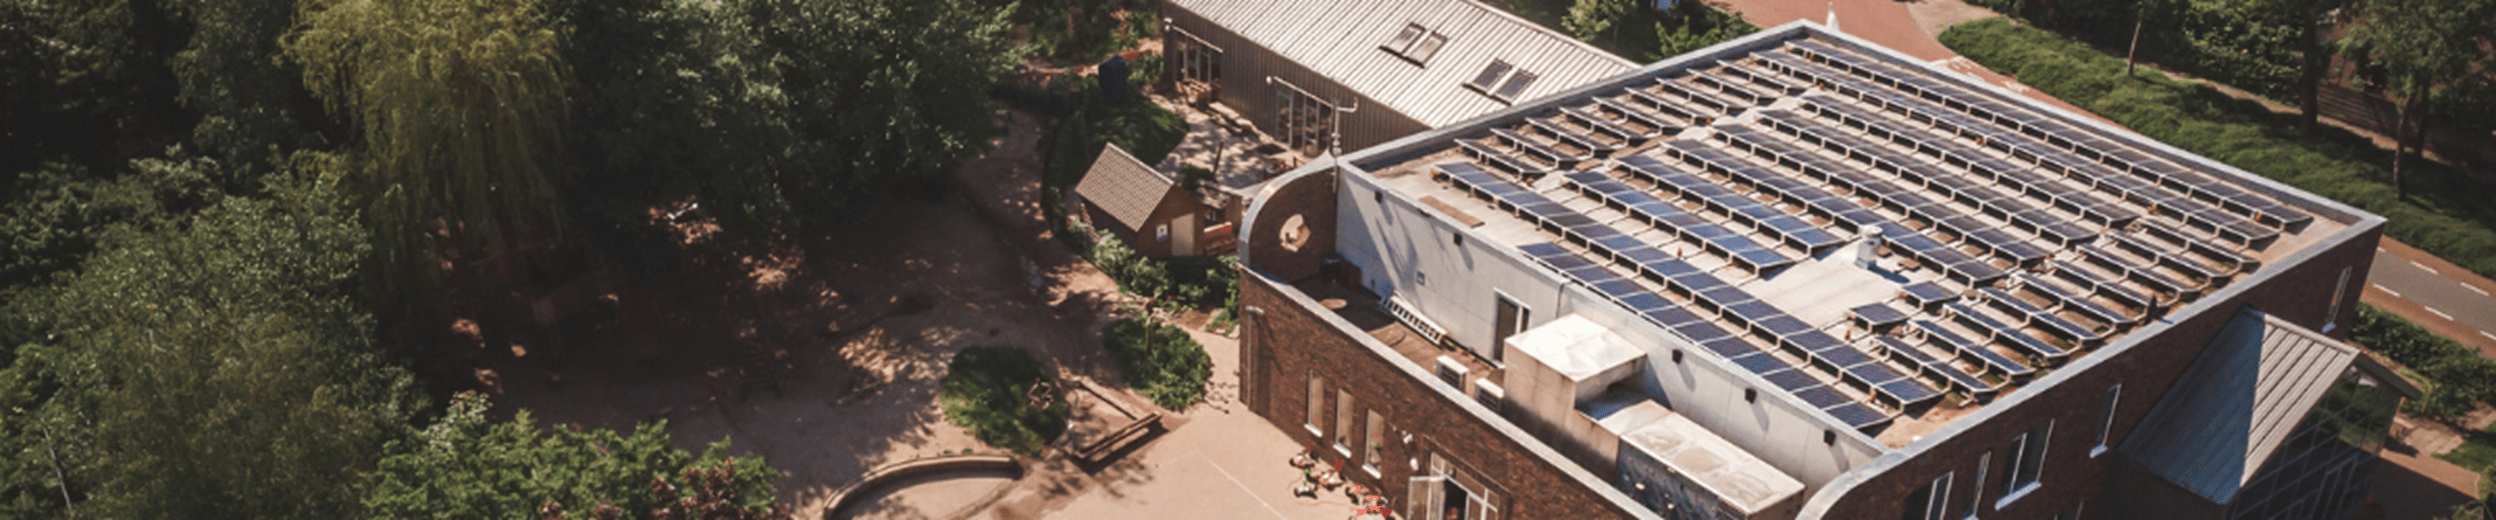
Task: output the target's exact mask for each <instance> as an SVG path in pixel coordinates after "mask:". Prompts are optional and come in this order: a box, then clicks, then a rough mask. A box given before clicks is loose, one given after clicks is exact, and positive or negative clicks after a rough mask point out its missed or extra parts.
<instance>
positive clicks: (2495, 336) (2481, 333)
mask: <svg viewBox="0 0 2496 520" xmlns="http://www.w3.org/2000/svg"><path fill="white" fill-rule="evenodd" d="M2479 335H2481V336H2487V339H2496V334H2489V333H2487V331H2484V330H2482V331H2479Z"/></svg>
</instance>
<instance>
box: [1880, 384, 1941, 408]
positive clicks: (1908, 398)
mask: <svg viewBox="0 0 2496 520" xmlns="http://www.w3.org/2000/svg"><path fill="white" fill-rule="evenodd" d="M1873 388H1874V389H1875V390H1876V391H1878V392H1879V393H1880V394H1881V395H1882V396H1883V397H1887V398H1889V399H1890V400H1892V401H1896V402H1897V403H1898V405H1899V406H1912V405H1914V404H1916V403H1921V402H1925V401H1930V400H1933V398H1936V397H1941V391H1940V390H1934V389H1933V387H1931V386H1926V385H1925V384H1924V382H1923V381H1917V380H1914V379H1908V378H1902V379H1899V380H1896V381H1890V382H1888V383H1882V384H1880V385H1878V386H1875V387H1873Z"/></svg>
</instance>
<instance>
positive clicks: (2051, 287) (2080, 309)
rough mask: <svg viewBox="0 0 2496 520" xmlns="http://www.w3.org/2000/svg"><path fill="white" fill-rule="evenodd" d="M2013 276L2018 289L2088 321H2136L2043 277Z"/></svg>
mask: <svg viewBox="0 0 2496 520" xmlns="http://www.w3.org/2000/svg"><path fill="white" fill-rule="evenodd" d="M2014 276H2017V277H2018V278H2019V285H2020V287H2025V288H2028V289H2029V290H2031V291H2035V292H2036V293H2038V294H2042V295H2045V297H2047V298H2051V299H2053V300H2054V302H2055V304H2056V305H2057V307H2058V308H2062V309H2068V310H2070V311H2072V312H2075V313H2079V314H2080V315H2083V316H2088V317H2089V319H2093V320H2097V321H2101V322H2105V323H2111V324H2131V323H2133V322H2135V321H2138V319H2137V318H2134V317H2132V316H2131V315H2127V314H2124V313H2121V312H2116V311H2115V310H2114V309H2111V308H2107V307H2106V306H2104V305H2098V304H2097V302H2094V301H2089V299H2088V298H2087V297H2084V296H2081V295H2080V294H2078V293H2074V292H2072V291H2071V290H2070V289H2067V288H2064V287H2063V286H2062V284H2057V283H2054V282H2053V281H2050V280H2046V279H2045V278H2043V277H2039V276H2037V275H2033V274H2028V273H2019V274H2017V275H2014Z"/></svg>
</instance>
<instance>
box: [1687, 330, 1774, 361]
mask: <svg viewBox="0 0 2496 520" xmlns="http://www.w3.org/2000/svg"><path fill="white" fill-rule="evenodd" d="M1705 326H1706V327H1708V328H1714V327H1715V326H1714V325H1705ZM1685 328H1690V329H1696V328H1698V326H1688V327H1685ZM1702 334H1705V333H1704V332H1702ZM1716 334H1718V335H1717V336H1713V337H1711V338H1708V339H1700V338H1696V337H1693V338H1690V339H1691V340H1692V341H1697V342H1698V343H1699V346H1701V347H1706V348H1707V350H1708V351H1711V352H1715V353H1716V354H1717V355H1721V356H1724V357H1725V358H1727V359H1731V358H1737V357H1741V356H1748V355H1751V354H1757V353H1759V348H1758V347H1753V346H1751V344H1750V343H1748V342H1744V341H1742V340H1741V339H1740V338H1735V337H1733V336H1731V335H1725V334H1724V332H1723V331H1722V330H1719V331H1717V332H1716Z"/></svg>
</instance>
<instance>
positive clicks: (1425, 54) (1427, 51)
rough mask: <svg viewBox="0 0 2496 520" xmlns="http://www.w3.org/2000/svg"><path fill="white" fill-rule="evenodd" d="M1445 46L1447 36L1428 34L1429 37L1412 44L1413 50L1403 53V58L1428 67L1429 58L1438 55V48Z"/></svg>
mask: <svg viewBox="0 0 2496 520" xmlns="http://www.w3.org/2000/svg"><path fill="white" fill-rule="evenodd" d="M1445 46H1447V35H1445V34H1439V33H1430V35H1429V36H1425V37H1422V39H1421V43H1416V44H1413V50H1410V51H1405V53H1404V57H1405V58H1407V59H1411V60H1413V62H1414V63H1420V64H1424V65H1428V64H1429V63H1430V57H1431V56H1436V55H1438V54H1439V48H1440V47H1445Z"/></svg>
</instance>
